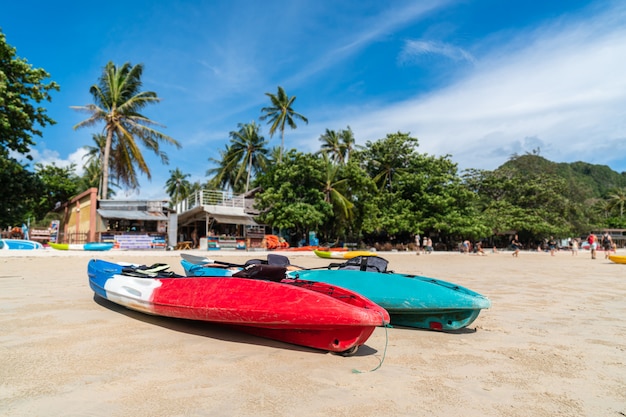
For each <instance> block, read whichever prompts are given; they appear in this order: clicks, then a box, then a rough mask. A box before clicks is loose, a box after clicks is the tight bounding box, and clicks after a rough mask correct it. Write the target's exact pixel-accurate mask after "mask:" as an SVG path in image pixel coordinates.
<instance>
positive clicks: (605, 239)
mask: <svg viewBox="0 0 626 417" xmlns="http://www.w3.org/2000/svg"><path fill="white" fill-rule="evenodd" d="M602 249H604V259H609V255H611V250H612V249H613V239H612V238H611V235H609V232H604V234H603V235H602Z"/></svg>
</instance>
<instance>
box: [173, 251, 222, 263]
mask: <svg viewBox="0 0 626 417" xmlns="http://www.w3.org/2000/svg"><path fill="white" fill-rule="evenodd" d="M180 256H181V257H182V258H183V259H184V260H186V261H189V262H191V263H192V264H196V265H202V264H212V263H214V262H215V261H214V260H213V259H209V258H205V257H204V256H197V255H191V254H189V253H181V254H180Z"/></svg>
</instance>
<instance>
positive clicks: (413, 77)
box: [0, 0, 626, 199]
mask: <svg viewBox="0 0 626 417" xmlns="http://www.w3.org/2000/svg"><path fill="white" fill-rule="evenodd" d="M103 4H106V7H103ZM624 22H626V3H624V2H623V1H614V2H613V1H577V0H570V1H545V0H540V1H535V0H527V1H501V0H482V1H471V0H466V1H444V0H433V1H428V0H420V1H401V0H397V1H379V0H355V1H353V0H346V1H329V0H315V1H313V0H310V1H297V0H291V1H272V0H270V1H254V0H249V1H237V0H231V1H200V0H197V1H192V0H178V1H168V0H162V1H152V0H137V1H134V0H126V1H118V0H110V1H107V2H106V3H93V2H85V1H80V2H79V1H59V2H50V1H38V0H37V1H31V2H28V6H24V5H21V4H19V5H18V2H7V4H4V5H3V10H2V15H1V16H0V28H2V31H3V32H4V34H5V35H6V38H7V42H8V43H9V44H10V45H12V46H14V47H15V48H17V55H18V56H20V57H22V58H25V59H27V60H28V61H29V63H30V64H31V65H33V66H34V67H38V68H44V69H45V70H47V71H48V72H49V73H50V74H51V79H52V80H54V81H56V82H57V83H59V84H60V86H61V91H60V92H57V93H54V94H53V100H52V102H51V103H46V105H45V106H46V107H47V109H48V114H49V115H50V116H51V117H52V118H53V119H55V120H56V121H57V124H56V125H54V126H49V127H46V128H45V129H44V131H43V137H42V138H38V137H37V138H35V140H36V141H37V143H38V144H37V146H36V147H35V148H34V149H33V152H32V156H33V157H34V160H35V162H42V163H51V162H55V163H56V164H57V165H59V166H65V165H67V164H69V163H76V164H77V165H78V166H79V167H80V166H82V164H83V162H84V160H83V159H82V156H83V155H84V151H83V150H82V147H83V146H86V145H89V146H91V145H93V140H92V134H93V133H98V132H99V131H100V128H98V129H96V130H89V128H84V129H81V130H78V131H75V130H73V126H74V125H75V124H76V123H78V122H79V121H81V120H84V119H85V118H86V115H85V114H84V113H79V112H76V111H75V110H72V109H70V106H81V105H85V104H88V103H91V102H92V99H91V96H90V95H89V87H90V86H91V85H93V84H95V83H96V82H97V80H98V77H99V76H100V74H101V72H102V68H103V67H104V65H105V64H106V63H107V62H108V61H113V62H114V63H116V64H118V65H121V64H123V63H125V62H130V63H132V64H138V63H142V64H144V66H145V68H144V76H143V81H144V90H147V91H155V92H156V93H157V94H158V95H159V97H161V98H162V102H160V103H159V104H157V105H154V106H151V107H148V108H146V109H145V111H144V112H143V113H144V114H145V115H146V116H148V117H150V118H151V119H153V120H155V121H158V122H159V123H161V124H163V125H165V126H166V127H165V128H163V129H162V131H163V132H164V133H166V134H168V135H170V136H172V137H173V138H175V139H177V140H178V141H179V142H180V143H181V144H182V148H181V149H180V150H177V149H176V148H174V147H172V146H167V145H164V146H163V148H162V150H163V151H165V152H166V153H167V154H168V156H169V159H170V164H169V165H167V166H164V165H162V164H161V163H160V162H159V160H158V159H157V158H156V157H152V154H150V153H149V152H148V151H147V150H146V151H145V152H144V155H145V156H146V157H148V161H149V164H150V168H151V171H152V175H153V178H152V181H148V180H147V179H145V177H142V178H141V181H140V182H141V189H140V191H139V192H133V193H131V194H126V193H124V192H118V195H117V197H116V198H133V199H134V198H145V199H153V198H155V199H157V198H167V196H166V193H165V191H164V187H165V181H166V180H167V178H169V176H170V173H169V171H170V170H173V169H175V168H180V169H181V170H182V171H183V172H184V173H188V174H191V177H190V180H191V181H192V182H193V181H201V182H205V181H206V180H207V177H206V171H207V169H209V168H211V167H212V165H211V163H210V162H209V158H219V151H220V150H222V149H224V147H225V145H226V144H227V143H228V141H229V132H230V131H233V130H236V129H237V125H238V124H239V123H248V122H251V121H257V122H258V123H261V124H262V134H263V135H264V136H265V137H266V138H267V139H270V137H269V129H268V127H267V125H266V124H265V122H260V121H259V120H258V118H259V116H260V109H261V108H262V107H264V106H267V105H268V104H269V101H268V98H267V97H266V96H265V93H266V92H270V93H276V89H277V86H279V85H280V86H282V87H283V88H285V90H286V92H287V94H288V95H289V96H294V95H295V96H296V97H297V99H296V101H295V103H294V109H295V110H296V111H298V112H299V113H302V114H303V115H305V116H306V117H307V118H308V119H309V124H308V125H306V124H304V123H302V122H299V123H298V128H297V129H296V130H286V131H285V145H286V147H287V148H297V149H299V150H302V151H310V152H314V151H317V150H318V149H319V146H320V142H319V136H320V135H321V134H322V133H323V132H324V131H325V130H326V129H332V130H340V129H345V128H346V127H348V126H350V127H351V128H352V130H353V132H354V134H355V137H356V140H357V143H359V144H364V143H365V142H366V141H368V140H370V141H375V140H377V139H380V138H383V137H385V135H386V134H388V133H395V132H397V131H401V132H409V133H410V134H411V135H412V136H414V137H417V138H418V139H419V144H420V146H419V148H418V151H419V152H421V153H427V154H431V155H450V156H451V159H452V161H454V162H456V163H457V164H458V166H459V169H460V170H462V169H466V168H480V169H495V168H497V167H498V166H500V165H501V164H503V163H504V162H506V161H507V160H508V159H509V158H510V156H511V155H513V154H516V153H517V154H524V153H526V152H532V151H533V150H535V149H539V150H540V154H541V155H542V156H544V157H545V158H547V159H549V160H552V161H556V162H573V161H580V160H582V161H585V162H590V163H594V164H605V165H608V166H610V167H611V168H613V169H614V170H616V171H618V172H622V171H626V76H625V74H626V41H625V40H626V25H625V24H624ZM279 145H280V135H279V134H277V135H275V136H274V137H273V138H271V140H270V146H279Z"/></svg>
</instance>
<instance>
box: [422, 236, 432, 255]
mask: <svg viewBox="0 0 626 417" xmlns="http://www.w3.org/2000/svg"><path fill="white" fill-rule="evenodd" d="M424 250H425V251H426V254H430V253H431V252H432V251H433V240H432V239H431V238H428V239H426V247H425V248H424Z"/></svg>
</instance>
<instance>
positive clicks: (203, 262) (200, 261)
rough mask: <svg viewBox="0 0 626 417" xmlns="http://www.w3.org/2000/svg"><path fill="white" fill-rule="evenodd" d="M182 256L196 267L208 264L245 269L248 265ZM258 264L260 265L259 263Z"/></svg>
mask: <svg viewBox="0 0 626 417" xmlns="http://www.w3.org/2000/svg"><path fill="white" fill-rule="evenodd" d="M180 256H181V257H182V258H183V259H184V260H186V261H188V262H191V263H192V264H194V265H206V264H217V265H224V266H228V267H237V268H245V267H246V265H241V264H233V263H230V262H222V261H216V260H214V259H209V258H206V257H204V256H197V255H191V254H189V253H181V254H180ZM257 263H260V261H259V262H257Z"/></svg>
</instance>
